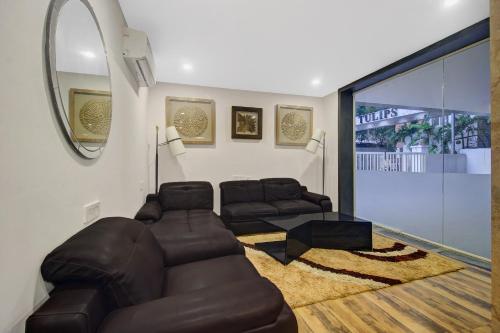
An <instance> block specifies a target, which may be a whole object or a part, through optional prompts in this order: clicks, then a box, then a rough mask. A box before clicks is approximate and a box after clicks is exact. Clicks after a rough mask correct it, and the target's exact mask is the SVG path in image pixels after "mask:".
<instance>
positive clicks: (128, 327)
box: [99, 277, 286, 333]
mask: <svg viewBox="0 0 500 333" xmlns="http://www.w3.org/2000/svg"><path fill="white" fill-rule="evenodd" d="M285 304H286V303H285V302H284V300H283V296H282V295H281V293H280V291H279V290H278V289H277V288H276V287H275V286H274V285H273V284H272V283H270V282H269V281H268V280H266V279H264V278H260V277H259V278H255V279H250V280H244V281H238V282H234V283H230V284H226V285H221V286H217V287H210V288H204V289H199V290H196V291H194V292H191V293H186V294H180V295H175V296H170V297H164V298H161V299H158V300H155V301H151V302H147V303H143V304H140V305H134V306H130V307H126V308H122V309H119V310H116V311H114V312H112V313H111V314H110V315H109V316H108V317H107V318H106V319H105V321H104V323H103V324H102V326H101V327H100V330H99V332H100V333H137V332H148V333H174V332H175V333H194V332H218V333H233V332H244V331H247V330H251V329H254V328H259V327H262V326H265V325H269V324H272V323H274V322H276V321H277V320H278V318H279V315H280V314H281V312H282V310H283V307H284V306H285Z"/></svg>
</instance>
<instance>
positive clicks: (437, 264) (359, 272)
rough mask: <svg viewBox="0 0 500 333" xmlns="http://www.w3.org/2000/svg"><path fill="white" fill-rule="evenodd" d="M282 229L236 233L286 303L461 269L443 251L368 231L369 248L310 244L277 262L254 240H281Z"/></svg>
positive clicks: (332, 296)
mask: <svg viewBox="0 0 500 333" xmlns="http://www.w3.org/2000/svg"><path fill="white" fill-rule="evenodd" d="M284 237H285V234H284V233H272V234H260V235H250V236H240V237H238V239H239V240H240V242H242V243H243V245H244V246H245V249H246V255H247V257H248V259H250V261H251V262H252V263H253V264H254V266H255V267H256V268H257V270H258V271H259V273H260V274H261V275H262V276H265V277H267V278H268V279H269V280H271V281H272V282H273V283H274V284H275V285H276V286H277V287H278V288H279V289H280V290H281V291H282V292H283V295H284V297H285V300H286V301H287V303H288V304H289V305H290V306H291V307H292V308H296V307H300V306H305V305H309V304H313V303H318V302H322V301H326V300H330V299H336V298H340V297H345V296H348V295H352V294H357V293H361V292H364V291H369V290H375V289H380V288H385V287H389V286H393V285H397V284H401V283H406V282H409V281H412V280H418V279H422V278H426V277H430V276H435V275H440V274H443V273H447V272H452V271H456V270H459V269H462V268H464V266H463V265H461V264H460V263H458V262H456V261H453V260H450V259H447V258H445V257H443V256H440V255H437V254H434V253H431V252H425V251H422V250H419V249H416V248H414V247H411V246H409V245H406V244H402V243H399V242H397V241H395V240H393V239H390V238H386V237H383V236H380V235H377V234H374V235H373V248H374V249H373V251H372V252H360V251H342V250H327V249H310V250H309V251H307V252H306V253H304V254H303V255H302V256H301V257H300V258H299V259H296V260H295V261H293V262H291V263H290V264H288V265H286V266H285V265H282V264H281V263H280V262H278V261H276V260H275V259H273V258H272V257H270V256H269V255H267V254H266V253H264V252H262V251H260V250H257V249H256V248H255V247H254V244H255V243H259V242H269V241H275V240H283V239H284Z"/></svg>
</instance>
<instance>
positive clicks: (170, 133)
mask: <svg viewBox="0 0 500 333" xmlns="http://www.w3.org/2000/svg"><path fill="white" fill-rule="evenodd" d="M158 130H159V127H158V126H156V156H155V157H156V160H155V194H158V147H161V146H165V145H169V146H170V154H172V156H178V155H182V154H184V153H185V152H186V148H185V147H184V144H183V143H182V140H181V137H180V136H179V133H177V129H176V128H175V126H170V127H167V129H166V131H165V137H166V139H167V141H165V142H163V143H158Z"/></svg>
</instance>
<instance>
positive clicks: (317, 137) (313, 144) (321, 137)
mask: <svg viewBox="0 0 500 333" xmlns="http://www.w3.org/2000/svg"><path fill="white" fill-rule="evenodd" d="M321 141H323V142H321ZM319 145H322V146H323V167H322V184H323V195H324V194H325V150H326V133H325V131H323V130H322V129H319V128H318V129H316V131H314V135H313V136H312V138H311V140H309V143H308V144H307V146H306V150H307V151H308V152H310V153H312V154H315V153H316V151H317V150H318V147H319Z"/></svg>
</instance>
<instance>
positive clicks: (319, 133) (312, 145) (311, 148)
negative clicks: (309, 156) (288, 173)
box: [306, 128, 325, 153]
mask: <svg viewBox="0 0 500 333" xmlns="http://www.w3.org/2000/svg"><path fill="white" fill-rule="evenodd" d="M324 136H325V131H323V130H322V129H319V128H318V129H316V130H315V131H314V134H313V136H312V138H311V140H309V143H308V144H307V146H306V150H307V151H308V152H310V153H315V152H316V150H318V146H319V144H320V142H321V140H323V137H324Z"/></svg>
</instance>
